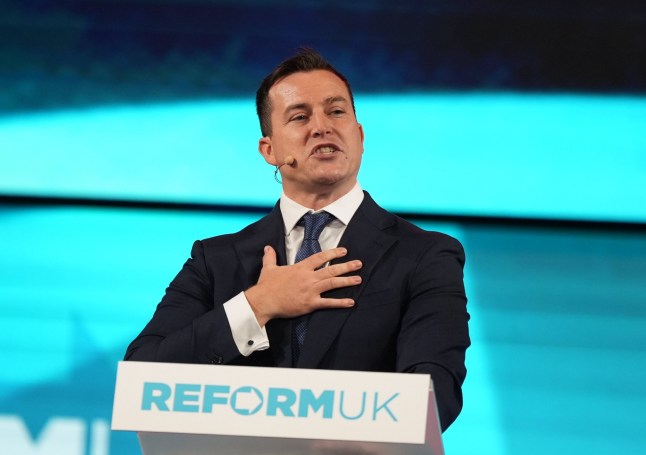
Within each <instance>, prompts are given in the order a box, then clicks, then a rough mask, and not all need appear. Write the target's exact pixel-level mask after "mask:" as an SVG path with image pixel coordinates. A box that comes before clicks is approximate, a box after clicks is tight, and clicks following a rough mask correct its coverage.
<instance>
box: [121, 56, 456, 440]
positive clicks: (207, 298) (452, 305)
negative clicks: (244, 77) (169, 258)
mask: <svg viewBox="0 0 646 455" xmlns="http://www.w3.org/2000/svg"><path fill="white" fill-rule="evenodd" d="M256 103H257V109H258V116H259V118H260V123H261V130H262V134H263V137H262V138H261V139H260V141H259V151H260V153H261V155H262V156H263V158H264V159H265V161H267V163H269V164H271V165H273V166H276V167H277V170H280V174H281V177H282V186H283V194H282V195H281V198H280V201H279V203H278V204H277V205H276V206H275V207H274V209H273V210H272V212H271V213H269V215H267V216H265V217H264V218H262V219H261V220H259V221H258V222H256V223H254V224H251V225H250V226H248V227H247V228H245V229H243V230H242V231H240V232H238V233H236V234H230V235H223V236H218V237H214V238H210V239H206V240H203V241H198V242H195V244H194V246H193V250H192V253H191V258H190V259H189V260H188V261H187V262H186V264H185V265H184V267H183V269H182V270H181V271H180V273H179V274H178V275H177V277H176V278H175V279H174V280H173V282H172V283H171V284H170V286H169V287H168V289H167V291H166V295H165V296H164V297H163V299H162V301H161V303H160V304H159V306H158V307H157V310H156V312H155V314H154V316H153V318H152V320H151V321H150V322H149V323H148V325H147V326H146V327H145V328H144V330H143V331H142V333H141V334H140V335H139V336H138V337H137V338H136V339H135V340H134V341H133V342H132V344H131V345H130V346H129V348H128V351H127V354H126V359H127V360H140V361H162V362H191V363H211V364H230V365H256V366H279V367H297V368H323V369H341V370H364V371H397V372H411V373H428V374H430V375H431V377H432V379H433V382H434V387H435V391H436V395H437V402H438V408H439V415H440V422H441V425H442V429H443V430H444V429H446V428H447V427H448V426H449V425H450V424H451V423H452V422H453V421H454V420H455V418H456V417H457V415H458V413H459V412H460V409H461V407H462V394H461V385H462V382H463V381H464V377H465V375H466V369H465V366H464V355H465V351H466V348H467V347H468V346H469V335H468V328H467V321H468V318H469V316H468V314H467V311H466V297H465V292H464V286H463V280H462V267H463V265H464V253H463V251H462V247H461V245H460V244H459V243H458V242H457V241H456V240H454V239H452V238H450V237H448V236H446V235H443V234H440V233H436V232H426V231H423V230H421V229H419V228H417V227H415V226H413V225H412V224H410V223H408V222H406V221H404V220H402V219H401V218H398V217H396V216H394V215H392V214H390V213H388V212H386V211H385V210H383V209H382V208H380V207H379V206H378V205H377V204H376V203H375V202H374V201H373V200H372V199H371V198H370V196H369V195H368V194H367V193H364V192H363V191H362V190H361V188H360V186H359V184H358V182H357V174H358V172H359V167H360V165H361V158H362V155H363V139H364V132H363V128H362V126H361V125H360V124H359V123H358V122H357V119H356V116H355V110H354V100H353V97H352V92H351V90H350V86H349V84H348V82H347V80H346V79H345V77H344V76H343V75H341V74H340V73H339V72H338V71H337V70H336V69H334V68H333V67H332V66H331V65H330V64H329V63H328V62H326V61H325V60H324V59H323V58H322V57H321V56H320V55H319V54H317V53H316V52H314V51H311V50H303V51H301V52H300V53H299V54H297V55H296V56H294V57H292V58H290V59H288V60H286V61H285V62H283V63H281V64H280V65H279V66H278V67H277V68H276V69H275V70H274V71H273V72H272V73H271V74H270V75H269V76H267V78H265V80H264V81H263V82H262V84H261V86H260V88H259V89H258V93H257V96H256ZM315 231H316V232H315ZM321 250H322V251H321ZM317 251H318V252H317ZM288 264H289V265H288Z"/></svg>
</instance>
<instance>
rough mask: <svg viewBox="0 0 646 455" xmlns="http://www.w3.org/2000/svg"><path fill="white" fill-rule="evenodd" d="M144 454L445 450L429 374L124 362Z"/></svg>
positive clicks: (419, 453) (118, 411) (120, 403)
mask: <svg viewBox="0 0 646 455" xmlns="http://www.w3.org/2000/svg"><path fill="white" fill-rule="evenodd" d="M112 429H113V430H123V431H136V432H137V433H138V438H139V443H140V445H141V448H142V452H143V454H144V455H206V454H208V455H274V454H275V455H292V454H293V455H312V454H314V455H316V454H320V455H333V454H338V455H355V454H356V455H381V454H383V455H444V449H443V446H442V438H441V432H440V425H439V419H438V416H437V407H436V403H435V394H434V392H433V384H432V381H431V377H430V376H429V375H422V374H402V373H371V372H357V371H332V370H306V369H290V368H261V367H238V366H224V365H193V364H174V363H149V362H120V363H119V365H118V370H117V382H116V388H115V396H114V408H113V414H112Z"/></svg>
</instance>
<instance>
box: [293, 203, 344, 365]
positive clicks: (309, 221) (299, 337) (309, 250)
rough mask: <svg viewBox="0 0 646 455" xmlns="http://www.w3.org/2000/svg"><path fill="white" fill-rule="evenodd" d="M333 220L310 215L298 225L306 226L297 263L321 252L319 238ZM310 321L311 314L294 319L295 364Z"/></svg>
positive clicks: (297, 254)
mask: <svg viewBox="0 0 646 455" xmlns="http://www.w3.org/2000/svg"><path fill="white" fill-rule="evenodd" d="M333 219H334V217H333V216H332V215H330V214H329V213H327V212H320V213H308V214H306V215H304V216H303V218H301V219H300V221H299V222H298V225H299V226H305V235H304V237H303V243H302V244H301V247H300V248H299V249H298V252H297V253H296V260H295V262H300V261H302V260H303V259H305V258H307V257H310V256H311V255H313V254H315V253H318V252H320V251H321V244H320V243H319V236H320V235H321V232H323V228H324V227H325V226H326V225H327V224H328V223H329V222H330V221H332V220H333ZM309 320H310V315H309V314H305V315H303V316H300V317H298V318H296V319H294V323H293V326H292V327H293V329H292V357H293V362H294V364H296V362H297V361H298V357H299V355H300V353H301V348H302V347H303V343H304V342H305V335H306V334H307V325H308V323H309Z"/></svg>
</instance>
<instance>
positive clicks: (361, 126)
mask: <svg viewBox="0 0 646 455" xmlns="http://www.w3.org/2000/svg"><path fill="white" fill-rule="evenodd" d="M357 125H358V126H359V133H361V148H362V149H363V139H364V133H363V125H362V124H361V123H357ZM361 151H362V152H363V150H361Z"/></svg>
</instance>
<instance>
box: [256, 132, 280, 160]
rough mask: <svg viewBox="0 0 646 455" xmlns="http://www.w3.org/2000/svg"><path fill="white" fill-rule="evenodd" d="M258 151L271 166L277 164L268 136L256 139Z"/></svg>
mask: <svg viewBox="0 0 646 455" xmlns="http://www.w3.org/2000/svg"><path fill="white" fill-rule="evenodd" d="M258 151H259V152H260V154H261V155H262V157H263V158H264V159H265V161H266V162H267V163H269V164H271V165H272V166H278V161H277V160H276V155H274V149H273V148H272V146H271V138H270V137H269V136H265V137H262V138H260V140H259V141H258Z"/></svg>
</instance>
